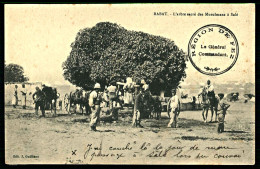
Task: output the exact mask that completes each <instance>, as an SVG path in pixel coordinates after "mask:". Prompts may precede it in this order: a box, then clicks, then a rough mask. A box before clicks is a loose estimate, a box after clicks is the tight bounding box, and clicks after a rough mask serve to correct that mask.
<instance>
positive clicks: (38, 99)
mask: <svg viewBox="0 0 260 169" xmlns="http://www.w3.org/2000/svg"><path fill="white" fill-rule="evenodd" d="M35 89H36V91H35V92H34V93H33V95H32V98H33V100H34V104H35V114H36V116H38V109H39V107H40V109H41V111H42V116H43V117H45V94H44V93H43V92H42V91H41V89H40V88H39V87H36V88H35Z"/></svg>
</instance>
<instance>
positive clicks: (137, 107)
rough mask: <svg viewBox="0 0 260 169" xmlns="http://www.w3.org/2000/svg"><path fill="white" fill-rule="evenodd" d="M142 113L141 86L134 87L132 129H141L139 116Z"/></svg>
mask: <svg viewBox="0 0 260 169" xmlns="http://www.w3.org/2000/svg"><path fill="white" fill-rule="evenodd" d="M142 113H143V93H142V88H141V85H138V86H137V87H136V94H135V103H134V114H133V122H132V126H133V127H140V128H143V126H142V125H141V124H140V123H141V114H142Z"/></svg>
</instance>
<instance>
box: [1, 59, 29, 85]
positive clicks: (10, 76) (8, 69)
mask: <svg viewBox="0 0 260 169" xmlns="http://www.w3.org/2000/svg"><path fill="white" fill-rule="evenodd" d="M4 80H5V82H26V81H28V80H29V78H28V77H26V76H25V75H24V70H23V67H22V66H20V65H17V64H12V63H11V64H8V65H5V74H4Z"/></svg>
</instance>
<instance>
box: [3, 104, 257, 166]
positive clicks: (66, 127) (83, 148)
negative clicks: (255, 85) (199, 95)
mask: <svg viewBox="0 0 260 169" xmlns="http://www.w3.org/2000/svg"><path fill="white" fill-rule="evenodd" d="M230 104H231V107H230V109H229V110H228V113H227V115H226V119H225V132H224V133H221V134H219V133H217V127H216V126H217V123H216V122H213V123H204V122H203V120H202V116H201V111H182V112H181V113H180V116H179V119H178V124H179V127H178V128H176V129H175V128H174V129H173V128H166V126H167V123H168V122H169V119H168V117H167V114H166V112H163V113H162V119H160V120H156V119H146V120H143V121H142V122H141V123H142V125H143V126H144V128H132V127H131V120H132V119H131V113H130V112H129V111H127V110H124V111H121V112H119V119H118V121H116V122H101V123H100V124H99V125H98V127H97V129H98V131H97V132H92V131H90V128H89V121H90V117H89V116H86V115H85V116H83V115H81V114H71V115H69V114H68V113H67V112H65V111H58V112H57V114H58V116H57V117H53V116H52V114H51V113H50V111H47V115H46V116H47V117H46V118H43V117H36V116H35V115H34V110H33V109H30V110H23V109H21V108H16V109H13V108H12V107H11V106H6V107H5V159H6V160H5V161H6V163H8V164H36V163H37V164H108V163H109V164H254V161H255V159H254V158H255V157H254V156H255V103H253V102H248V103H242V102H235V103H234V102H233V103H230ZM209 113H210V112H209ZM209 117H210V116H209ZM208 119H209V118H208Z"/></svg>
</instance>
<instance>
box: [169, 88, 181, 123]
mask: <svg viewBox="0 0 260 169" xmlns="http://www.w3.org/2000/svg"><path fill="white" fill-rule="evenodd" d="M167 111H168V115H169V116H170V121H169V123H168V126H167V127H169V128H171V127H174V128H176V127H178V126H177V118H178V116H179V114H180V100H179V97H178V95H177V94H176V89H173V90H172V97H171V98H170V100H169V102H168V104H167ZM173 123H174V125H173Z"/></svg>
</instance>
